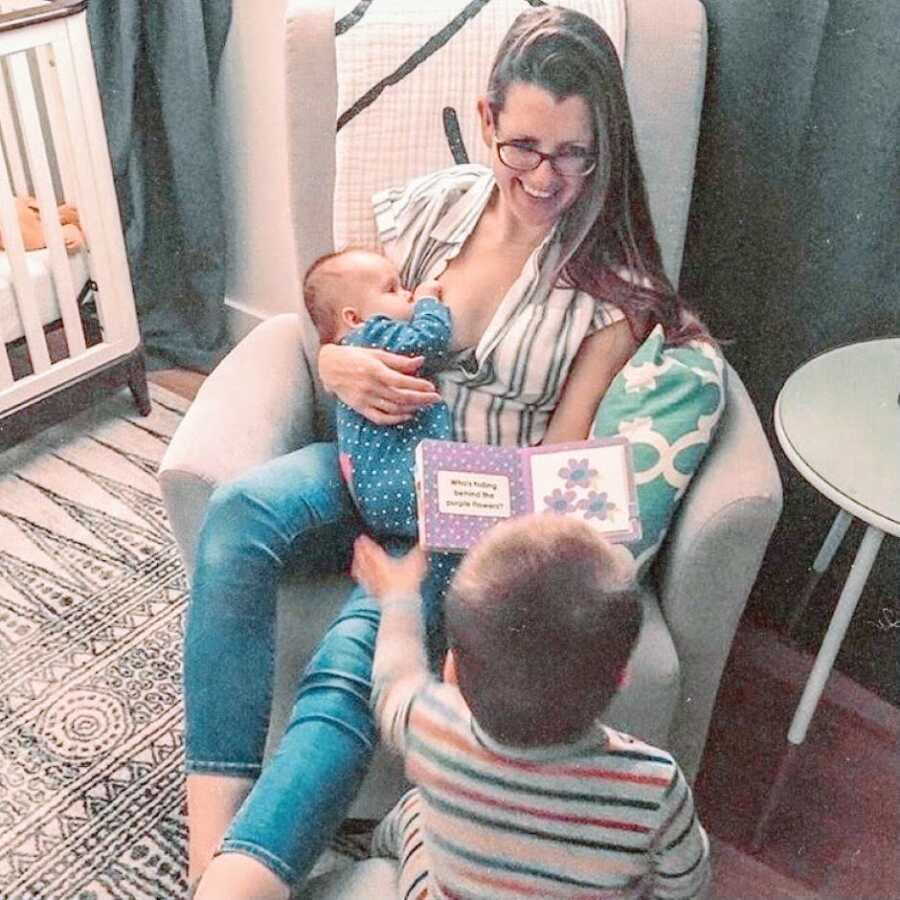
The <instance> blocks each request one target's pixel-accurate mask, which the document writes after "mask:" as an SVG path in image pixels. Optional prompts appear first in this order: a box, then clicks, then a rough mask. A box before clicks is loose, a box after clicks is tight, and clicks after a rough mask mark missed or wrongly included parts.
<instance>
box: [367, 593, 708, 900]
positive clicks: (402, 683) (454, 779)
mask: <svg viewBox="0 0 900 900" xmlns="http://www.w3.org/2000/svg"><path fill="white" fill-rule="evenodd" d="M421 632H422V626H421V604H420V602H419V601H417V600H416V598H395V599H393V600H390V601H389V602H386V603H383V609H382V618H381V625H380V630H379V635H378V641H377V645H376V652H375V663H374V671H373V678H374V692H373V703H374V704H375V709H376V714H377V721H378V723H379V727H380V728H381V737H382V740H383V741H385V742H386V743H387V744H388V745H389V746H391V747H392V748H394V749H395V750H397V751H398V752H400V753H401V754H402V755H403V756H404V759H405V766H406V773H407V777H408V778H409V779H410V781H411V782H413V783H414V784H415V785H416V788H415V789H414V792H413V793H412V794H410V795H407V796H406V797H405V798H404V800H403V801H401V803H400V804H398V807H397V808H396V809H395V811H394V812H392V813H391V814H389V816H388V818H387V819H386V820H385V822H384V823H383V824H382V826H380V827H379V832H378V833H377V835H376V843H377V844H380V845H381V846H380V847H379V846H373V850H374V851H376V852H378V851H379V850H381V851H382V852H384V850H385V849H392V850H393V855H395V856H397V857H398V858H399V859H400V861H401V865H402V871H401V877H400V887H401V891H400V894H399V896H400V897H403V898H409V900H424V898H446V900H455V898H485V900H487V898H490V900H512V898H519V900H521V898H529V897H531V898H541V900H588V898H590V900H601V898H638V897H658V898H665V900H670V898H671V900H674V898H686V897H697V896H702V895H703V892H704V891H705V890H706V887H707V885H708V881H709V875H710V869H709V844H708V840H707V837H706V834H705V832H704V830H703V828H702V826H701V825H700V823H699V821H698V819H697V815H696V813H695V811H694V804H693V798H692V795H691V789H690V787H689V785H688V784H687V782H686V781H685V778H684V775H683V774H682V772H681V770H680V769H679V767H678V765H677V763H676V762H675V760H674V759H673V758H672V756H671V755H670V754H668V753H666V752H664V751H662V750H658V749H656V748H654V747H651V746H649V745H647V744H644V743H642V742H640V741H638V740H636V739H635V738H632V737H629V736H628V735H626V734H622V733H619V732H616V731H614V730H612V729H611V728H607V727H605V726H603V725H600V724H599V723H598V724H597V725H596V726H595V728H594V729H593V730H591V731H590V732H589V733H588V734H587V735H585V736H584V737H582V738H580V739H579V740H578V741H576V742H573V743H570V744H565V745H557V746H553V747H541V748H523V747H512V746H509V745H504V744H501V743H499V742H497V741H495V740H494V739H492V738H491V737H490V735H488V734H487V733H485V732H484V731H483V730H482V729H481V728H480V727H479V725H478V723H477V721H476V720H475V719H474V717H473V716H472V714H471V712H470V711H469V709H468V707H467V705H466V703H465V701H464V700H463V697H462V695H461V694H460V693H459V690H458V689H457V688H456V687H455V686H453V685H449V684H442V683H439V682H437V681H435V680H434V679H433V677H432V676H431V675H430V674H429V673H428V671H427V668H426V667H425V662H424V656H423V655H422V653H421V652H419V651H418V650H417V649H416V648H418V647H420V646H421ZM386 842H387V843H391V842H392V843H393V845H394V846H393V848H386V847H385V843H386Z"/></svg>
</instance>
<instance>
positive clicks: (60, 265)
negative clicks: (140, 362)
mask: <svg viewBox="0 0 900 900" xmlns="http://www.w3.org/2000/svg"><path fill="white" fill-rule="evenodd" d="M9 67H10V74H11V76H12V85H13V93H14V96H15V99H16V106H17V108H18V111H19V122H20V124H21V127H22V137H23V141H24V144H25V153H26V159H27V160H28V167H29V170H30V171H31V177H32V181H33V183H34V193H35V196H36V197H37V201H38V205H39V206H40V210H41V221H42V223H43V229H44V236H45V238H46V241H47V249H48V251H49V253H50V268H51V270H52V272H53V283H54V287H55V289H56V298H57V301H58V303H59V310H60V313H61V314H62V320H63V328H64V330H65V334H66V343H67V344H68V346H69V354H70V355H71V356H77V355H79V354H81V353H84V351H85V349H86V344H85V340H84V329H83V328H82V325H81V317H80V316H79V314H78V303H77V300H76V292H75V287H74V283H73V281H72V270H71V269H70V267H69V259H68V255H67V253H66V247H65V243H64V241H63V236H62V226H61V225H60V224H59V217H58V215H57V211H56V195H55V193H54V191H53V180H52V175H51V173H50V164H49V161H48V159H47V148H46V147H45V146H44V140H43V134H42V131H41V120H40V114H39V112H38V107H37V100H36V98H35V95H34V86H33V85H32V83H31V73H30V71H29V68H28V59H27V57H26V55H25V54H22V53H17V54H15V55H14V56H12V57H11V58H10V60H9ZM16 287H18V282H17V284H16Z"/></svg>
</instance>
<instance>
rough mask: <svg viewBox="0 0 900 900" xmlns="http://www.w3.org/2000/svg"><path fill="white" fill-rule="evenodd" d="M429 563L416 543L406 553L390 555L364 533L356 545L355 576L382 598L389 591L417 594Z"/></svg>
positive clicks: (377, 597)
mask: <svg viewBox="0 0 900 900" xmlns="http://www.w3.org/2000/svg"><path fill="white" fill-rule="evenodd" d="M426 568H427V563H426V560H425V554H424V553H423V552H422V548H421V547H419V546H418V545H416V546H415V547H413V549H412V550H410V551H409V553H407V554H406V556H401V557H394V556H389V555H388V554H387V553H385V552H384V550H383V549H382V548H381V547H380V546H379V545H378V544H376V543H375V541H373V540H372V539H371V538H368V537H366V536H365V535H360V536H359V537H358V538H357V539H356V543H355V544H354V545H353V565H352V566H351V568H350V572H351V574H352V575H353V577H354V578H355V579H356V580H357V581H358V582H359V583H360V584H361V585H362V586H363V587H364V588H365V589H366V590H367V591H368V592H369V593H370V594H372V596H373V597H375V598H376V599H378V600H382V599H383V598H384V597H386V596H387V595H388V594H417V593H418V592H419V586H420V585H421V584H422V579H423V578H424V577H425V571H426Z"/></svg>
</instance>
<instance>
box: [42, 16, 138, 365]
mask: <svg viewBox="0 0 900 900" xmlns="http://www.w3.org/2000/svg"><path fill="white" fill-rule="evenodd" d="M66 29H67V40H66V41H60V42H58V43H57V42H54V44H53V51H54V54H55V56H56V65H57V68H58V72H59V85H60V90H61V92H62V95H63V110H64V111H65V114H66V116H67V118H68V119H69V128H70V129H72V130H74V129H77V128H78V126H79V123H97V127H87V128H84V127H83V126H82V129H81V131H80V132H79V134H80V137H81V140H78V141H75V142H74V143H73V145H72V150H73V154H74V157H75V165H76V170H77V172H78V176H79V187H80V188H81V197H80V203H81V204H82V207H83V208H80V209H79V215H80V216H81V221H82V224H83V225H84V228H85V234H86V235H88V239H89V240H90V248H91V257H92V258H93V259H94V265H92V266H91V271H92V273H96V275H95V279H96V280H97V282H98V284H99V286H100V290H99V292H98V295H97V306H98V309H99V311H100V316H101V321H102V323H103V329H104V339H105V340H110V341H113V342H119V344H120V346H121V347H122V349H125V348H127V349H128V350H133V349H134V348H135V347H137V345H138V344H139V343H140V330H139V325H138V318H137V311H136V309H135V303H134V293H133V290H132V286H131V274H130V271H129V268H128V256H127V254H126V252H125V239H124V233H123V229H122V223H121V219H120V218H119V205H118V201H117V199H116V190H115V185H114V183H113V178H112V166H111V163H110V159H109V147H108V145H107V143H106V134H105V132H104V130H103V127H102V125H103V114H102V111H101V107H100V95H99V93H98V91H97V81H96V75H95V73H94V64H93V57H92V54H91V45H90V41H89V40H88V33H87V27H86V24H85V17H84V16H74V17H71V18H69V19H67V20H66Z"/></svg>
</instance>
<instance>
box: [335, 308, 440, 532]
mask: <svg viewBox="0 0 900 900" xmlns="http://www.w3.org/2000/svg"><path fill="white" fill-rule="evenodd" d="M451 334H452V331H451V325H450V311H449V310H448V309H447V307H446V306H444V304H443V303H441V302H439V301H438V300H435V299H432V298H431V297H425V298H423V299H421V300H419V301H418V302H417V303H416V305H415V308H414V310H413V315H412V318H411V319H410V320H409V321H408V322H402V321H397V320H395V319H389V318H388V317H387V316H372V317H371V318H369V319H367V320H366V321H365V322H363V324H362V325H360V326H359V327H358V328H355V329H353V331H351V332H350V333H349V334H347V335H346V336H345V337H344V339H343V343H344V344H351V345H353V346H355V347H378V348H380V349H382V350H390V351H391V352H393V353H402V354H403V355H404V356H424V357H425V367H426V371H428V370H429V369H431V370H433V369H434V368H435V367H436V365H437V364H438V363H439V362H440V361H441V359H442V358H443V357H444V355H445V354H446V353H447V351H448V349H449V347H450V338H451ZM452 433H453V432H452V426H451V423H450V411H449V409H448V408H447V404H446V403H443V402H438V403H434V404H432V405H431V406H426V407H424V408H423V409H420V410H419V411H418V412H417V413H416V414H415V415H414V416H413V417H412V419H410V420H409V421H408V422H404V423H402V424H400V425H376V424H375V423H374V422H370V421H369V420H368V419H366V418H365V417H364V416H361V415H360V414H359V413H358V412H356V411H355V410H353V409H351V408H350V407H349V406H347V405H346V404H344V403H341V402H340V401H338V404H337V439H338V452H339V454H340V461H341V471H342V472H343V475H344V478H345V480H346V481H347V485H348V486H349V488H350V493H351V494H352V495H353V499H354V500H355V501H356V505H357V507H358V509H359V511H360V514H361V515H362V518H363V521H364V522H365V523H366V525H367V526H368V527H369V528H370V529H371V530H372V532H374V533H375V534H376V535H378V536H380V537H390V536H398V537H413V538H414V537H415V536H416V534H417V533H418V528H417V524H416V522H417V519H416V500H415V487H414V481H413V472H414V469H415V452H416V447H417V446H418V444H419V442H420V441H421V440H423V439H424V438H435V439H437V440H449V439H450V438H451V436H452Z"/></svg>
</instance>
